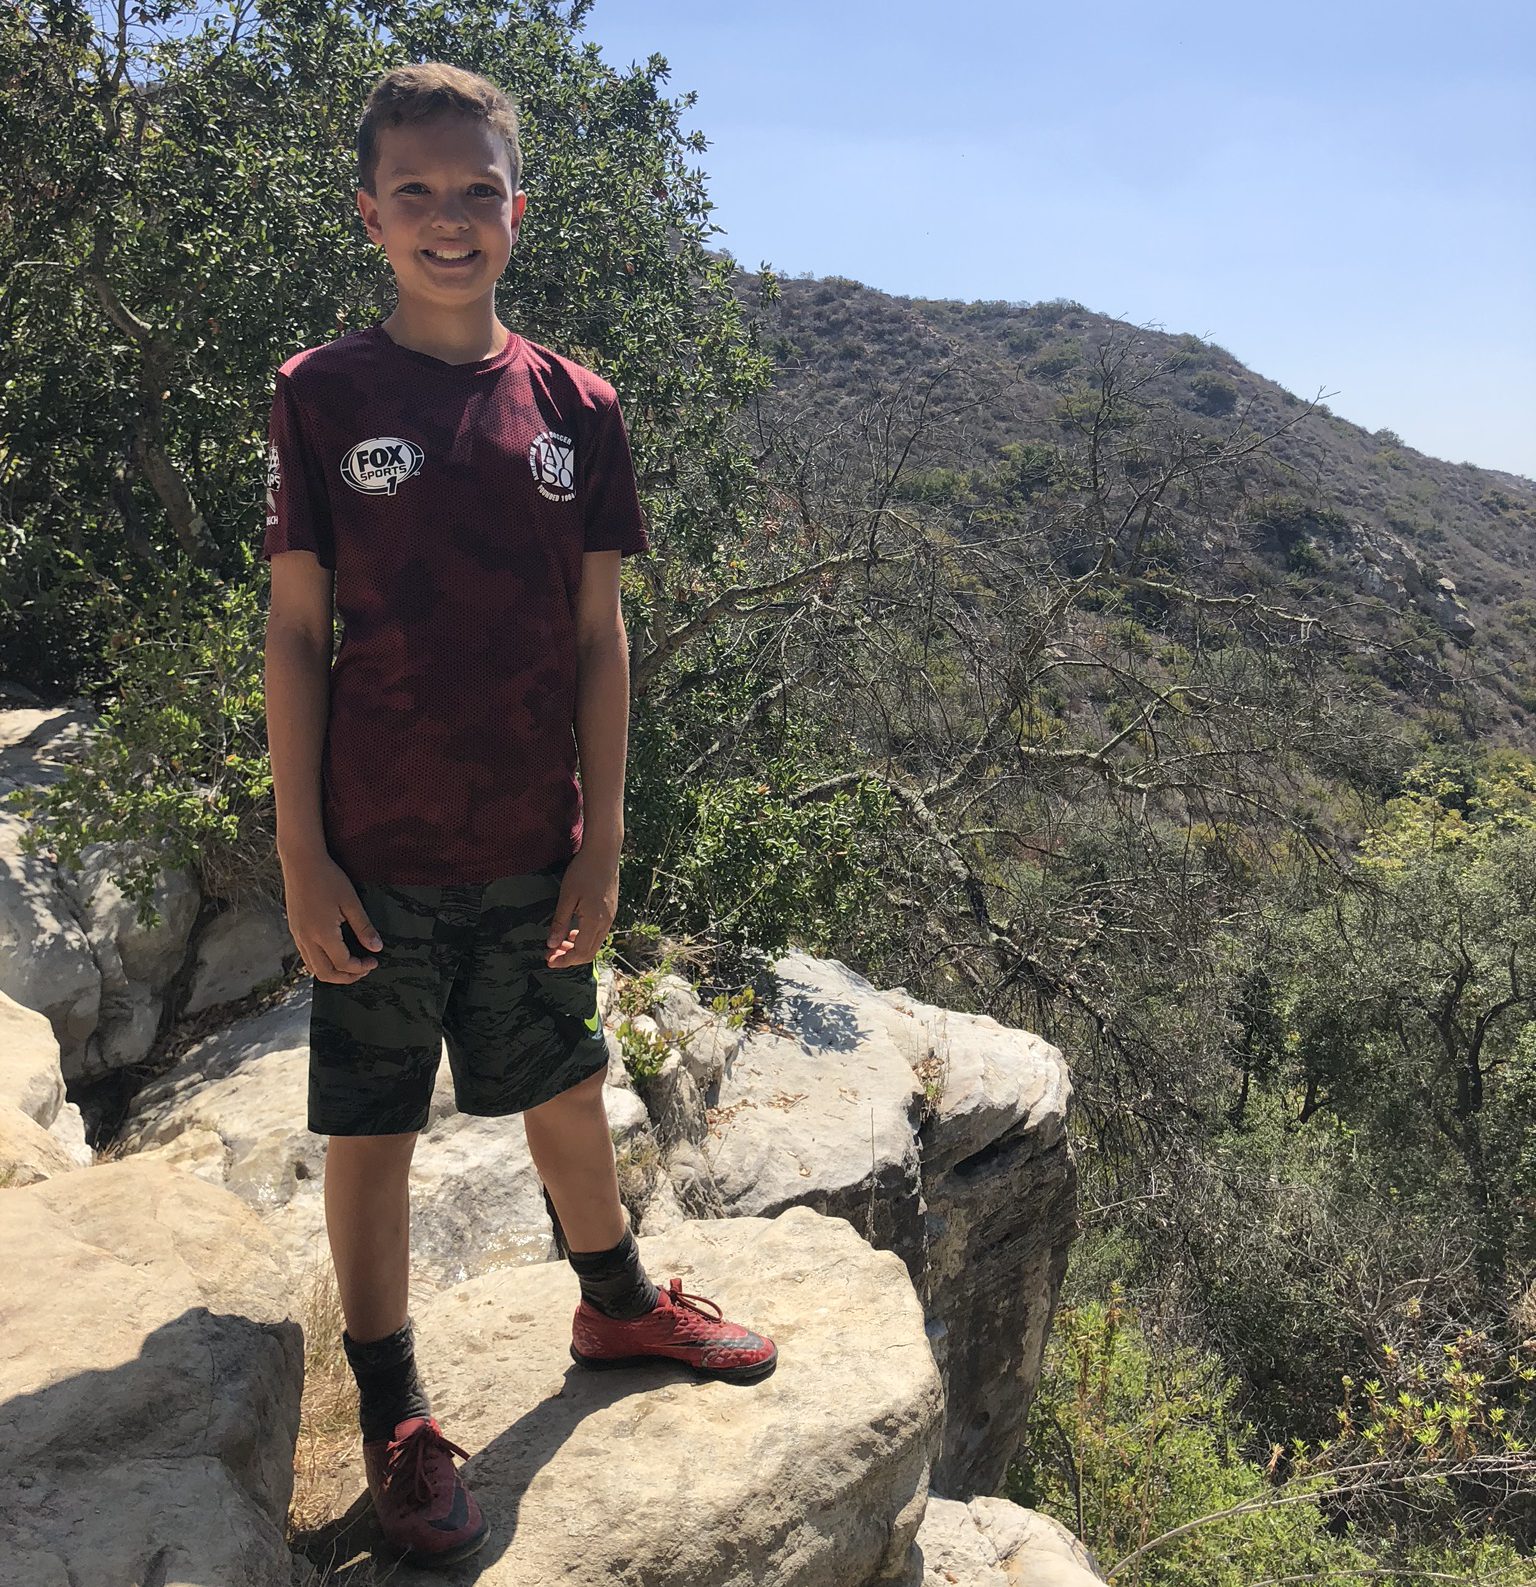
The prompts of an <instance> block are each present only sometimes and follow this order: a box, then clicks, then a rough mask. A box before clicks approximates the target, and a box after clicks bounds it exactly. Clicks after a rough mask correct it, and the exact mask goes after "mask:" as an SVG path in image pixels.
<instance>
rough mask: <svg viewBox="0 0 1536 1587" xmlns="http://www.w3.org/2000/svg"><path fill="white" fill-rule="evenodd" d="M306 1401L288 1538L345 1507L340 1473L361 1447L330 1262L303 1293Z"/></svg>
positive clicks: (313, 1270) (316, 1266) (316, 1269)
mask: <svg viewBox="0 0 1536 1587" xmlns="http://www.w3.org/2000/svg"><path fill="white" fill-rule="evenodd" d="M299 1322H300V1323H301V1325H302V1326H303V1329H304V1398H303V1399H302V1400H301V1401H300V1402H299V1438H298V1443H297V1444H295V1446H294V1451H293V1503H292V1504H291V1505H290V1506H289V1508H288V1530H289V1534H290V1536H292V1535H293V1534H294V1533H296V1532H313V1531H315V1530H316V1529H317V1528H319V1527H320V1526H322V1525H324V1523H325V1522H327V1521H329V1520H331V1519H332V1518H333V1517H334V1516H335V1515H336V1514H337V1513H338V1511H339V1510H340V1509H341V1508H342V1503H341V1500H342V1480H341V1478H342V1471H343V1469H344V1467H345V1466H346V1464H347V1461H348V1460H349V1458H350V1457H351V1456H352V1454H353V1452H354V1449H355V1448H356V1446H357V1442H358V1439H359V1437H360V1434H359V1433H358V1427H357V1384H356V1382H355V1380H354V1379H353V1377H352V1369H351V1368H350V1367H349V1366H348V1365H347V1358H346V1355H345V1353H344V1352H343V1350H342V1348H341V1330H342V1326H343V1322H342V1315H341V1296H340V1295H339V1294H338V1293H337V1290H336V1275H335V1273H334V1271H333V1270H332V1268H331V1264H330V1262H329V1261H328V1260H327V1261H316V1262H314V1263H313V1264H312V1265H311V1267H310V1269H309V1272H308V1274H307V1275H306V1277H305V1279H304V1282H303V1285H302V1287H301V1289H300V1292H299Z"/></svg>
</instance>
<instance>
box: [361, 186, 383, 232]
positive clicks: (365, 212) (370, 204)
mask: <svg viewBox="0 0 1536 1587" xmlns="http://www.w3.org/2000/svg"><path fill="white" fill-rule="evenodd" d="M357 212H358V214H359V215H361V216H362V217H363V225H364V227H365V228H366V229H367V232H368V235H369V237H371V238H372V239H373V241H374V242H379V241H380V240H381V239H380V238H379V236H378V229H379V204H378V200H377V199H376V198H374V196H373V195H372V194H371V193H370V192H369V191H368V189H367V188H366V187H360V188H358V190H357Z"/></svg>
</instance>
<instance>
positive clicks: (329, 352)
mask: <svg viewBox="0 0 1536 1587" xmlns="http://www.w3.org/2000/svg"><path fill="white" fill-rule="evenodd" d="M615 549H616V550H618V551H620V552H621V553H623V554H625V555H630V554H633V553H634V552H637V551H646V550H648V549H649V543H648V540H647V536H646V530H645V524H644V520H643V519H642V517H641V513H640V503H639V501H638V499H637V496H636V491H635V475H634V466H633V463H632V461H631V458H630V450H629V440H628V437H627V435H626V433H625V428H624V420H623V417H622V415H621V413H620V411H619V404H618V399H617V397H616V396H615V394H614V389H613V387H612V386H611V385H609V384H608V382H607V381H605V380H603V379H602V378H601V377H600V376H598V375H596V374H594V373H593V372H592V371H591V370H589V369H584V368H583V367H582V366H581V365H580V364H576V363H573V362H572V361H571V360H570V359H568V358H562V357H561V356H560V355H559V354H558V353H553V352H551V351H550V350H549V349H548V348H545V347H540V346H539V345H538V344H537V343H534V342H530V341H527V340H525V339H524V338H523V337H521V336H517V335H512V336H509V337H508V339H507V344H506V346H505V347H504V348H503V349H502V350H501V352H499V353H497V354H495V355H493V356H492V357H490V358H483V359H480V360H479V361H478V362H476V363H470V364H449V363H444V362H443V360H442V359H439V358H433V357H432V356H430V355H429V354H427V353H421V352H416V351H414V350H413V349H411V348H406V347H401V346H400V345H399V344H398V343H397V342H395V341H394V340H393V338H391V336H390V335H389V333H388V332H387V331H386V330H385V329H384V328H383V326H381V325H370V326H368V327H367V328H366V329H364V330H358V331H352V332H350V333H348V334H347V335H345V336H342V337H340V338H338V339H337V340H336V341H334V342H329V343H327V344H326V345H325V346H323V347H313V348H309V349H308V350H306V351H304V352H300V353H296V354H295V355H294V356H293V357H292V358H290V359H289V360H288V361H287V362H286V363H285V364H283V365H282V366H281V367H280V368H279V370H278V372H277V375H276V378H275V391H274V395H273V401H272V414H271V421H270V427H269V430H268V447H267V526H266V537H265V540H264V542H263V545H262V551H261V554H262V556H263V557H264V558H270V557H271V556H273V555H274V554H275V553H277V552H282V551H298V550H304V551H313V552H314V553H315V555H316V557H318V559H319V560H320V562H321V563H323V564H324V565H325V566H326V567H328V568H333V569H334V570H335V573H336V609H337V611H338V612H339V613H340V614H341V617H342V620H343V623H344V625H345V633H344V636H343V639H342V643H341V647H340V649H339V651H338V653H337V656H336V659H335V662H334V664H333V665H332V668H331V687H330V717H329V721H328V724H327V728H326V735H325V750H324V757H323V783H324V788H323V793H324V805H323V810H324V817H325V831H326V840H327V843H328V846H329V848H330V852H331V856H332V858H333V859H334V860H335V861H336V863H337V864H338V865H339V866H341V868H342V869H343V870H344V871H345V872H346V873H347V875H348V876H349V877H350V878H351V879H352V880H353V881H354V882H357V883H361V882H386V883H400V884H469V883H480V882H488V881H494V880H496V879H497V878H499V877H502V876H512V875H517V874H520V873H523V872H526V871H533V870H540V869H542V868H544V867H545V866H548V865H553V864H555V863H557V862H558V861H560V860H563V859H568V858H569V857H570V856H571V855H573V854H574V853H575V852H576V851H577V850H578V849H579V848H580V847H581V835H582V813H581V789H580V784H579V783H578V781H577V779H576V770H577V751H576V736H575V714H576V609H577V592H578V590H579V589H580V586H581V573H582V558H583V556H584V555H585V553H586V552H588V551H605V550H615Z"/></svg>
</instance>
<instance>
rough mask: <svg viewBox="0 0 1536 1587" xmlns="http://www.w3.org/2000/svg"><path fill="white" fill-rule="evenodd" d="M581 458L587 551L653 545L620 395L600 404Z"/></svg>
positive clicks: (623, 550) (626, 552) (626, 553)
mask: <svg viewBox="0 0 1536 1587" xmlns="http://www.w3.org/2000/svg"><path fill="white" fill-rule="evenodd" d="M583 450H584V451H585V453H586V456H585V459H584V460H583V459H578V460H577V469H578V471H579V473H580V476H581V514H582V523H583V525H584V527H585V533H586V543H585V546H584V549H585V550H587V551H619V552H621V553H622V554H623V555H624V556H633V555H634V554H635V553H636V552H640V551H649V550H650V548H651V545H650V537H649V535H648V534H647V533H646V528H645V519H644V517H643V516H642V514H641V512H640V497H639V494H638V491H637V488H636V485H635V464H634V459H633V458H632V457H631V455H630V450H629V434H628V432H627V430H626V429H625V427H624V415H623V414H622V413H621V412H620V410H619V401H618V398H617V397H615V398H614V399H613V401H612V402H611V403H607V404H604V405H602V406H600V407H599V408H598V410H597V419H596V422H595V423H594V425H593V427H592V435H591V438H590V439H589V440H588V442H587V445H586V447H585V448H584V449H583Z"/></svg>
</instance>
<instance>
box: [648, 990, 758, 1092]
mask: <svg viewBox="0 0 1536 1587" xmlns="http://www.w3.org/2000/svg"><path fill="white" fill-rule="evenodd" d="M652 1017H653V1019H654V1021H655V1024H656V1026H657V1027H658V1028H659V1029H660V1031H661V1033H662V1034H663V1035H664V1036H665V1037H666V1039H667V1040H668V1041H669V1042H671V1043H672V1044H673V1046H675V1047H676V1048H677V1049H678V1052H679V1053H680V1054H681V1056H682V1061H683V1066H684V1068H686V1069H687V1071H688V1073H689V1074H690V1075H691V1076H692V1077H693V1083H694V1085H695V1086H697V1087H698V1089H699V1091H700V1092H701V1093H703V1094H706V1095H707V1094H708V1093H709V1092H710V1091H711V1090H712V1089H713V1088H714V1087H715V1086H716V1085H718V1084H719V1082H720V1076H721V1075H722V1074H723V1073H724V1072H725V1066H726V1065H727V1064H728V1063H729V1062H730V1061H731V1060H732V1059H733V1058H734V1057H735V1056H736V1054H737V1053H738V1052H739V1051H740V1050H741V1043H742V1033H741V1031H740V1030H732V1029H731V1027H730V1026H729V1025H727V1024H726V1023H725V1022H724V1021H723V1020H722V1019H720V1017H719V1016H718V1015H716V1014H715V1013H714V1012H713V1011H712V1010H710V1009H707V1008H705V1007H704V1005H703V1004H702V1003H700V1001H699V998H698V994H697V993H696V992H695V991H694V989H693V988H692V986H690V985H689V984H688V982H687V981H685V980H684V979H683V978H682V976H680V975H671V974H669V975H663V976H660V977H658V979H657V983H656V994H655V1002H654V1005H653V1015H652Z"/></svg>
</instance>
